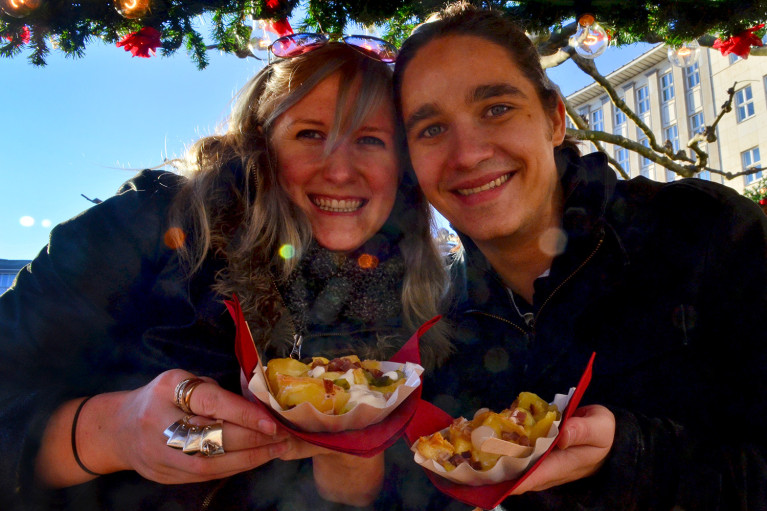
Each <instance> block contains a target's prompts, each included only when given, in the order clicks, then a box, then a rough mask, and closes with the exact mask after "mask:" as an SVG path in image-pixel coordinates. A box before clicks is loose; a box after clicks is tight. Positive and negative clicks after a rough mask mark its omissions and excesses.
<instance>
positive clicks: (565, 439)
mask: <svg viewBox="0 0 767 511" xmlns="http://www.w3.org/2000/svg"><path fill="white" fill-rule="evenodd" d="M572 439H573V430H572V429H570V428H566V429H565V430H563V431H562V440H561V441H560V442H559V448H560V449H567V448H568V447H570V441H571V440H572Z"/></svg>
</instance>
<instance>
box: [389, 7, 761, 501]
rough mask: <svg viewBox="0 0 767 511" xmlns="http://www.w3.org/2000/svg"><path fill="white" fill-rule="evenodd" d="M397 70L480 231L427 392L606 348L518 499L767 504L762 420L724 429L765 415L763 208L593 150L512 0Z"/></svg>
mask: <svg viewBox="0 0 767 511" xmlns="http://www.w3.org/2000/svg"><path fill="white" fill-rule="evenodd" d="M435 77H439V78H440V80H436V79H435ZM394 82H395V91H396V92H395V96H396V98H397V102H398V108H399V109H400V111H401V114H402V117H403V120H404V125H405V126H406V128H407V142H408V149H409V153H410V158H411V161H412V165H413V169H414V170H415V173H416V174H417V176H418V181H419V183H420V185H421V187H422V188H423V191H424V194H425V195H426V196H427V198H428V199H429V201H430V202H432V204H433V205H434V206H435V207H436V209H437V210H439V211H440V212H441V213H442V214H443V215H444V216H445V217H446V218H447V219H448V220H450V222H451V223H452V225H453V226H454V227H455V228H456V229H457V230H459V231H460V233H461V239H462V241H463V245H464V246H465V247H466V250H465V254H464V256H465V260H464V262H465V266H464V269H465V272H464V273H463V274H461V275H460V276H459V278H457V279H456V283H457V284H458V288H459V289H461V291H462V293H460V295H459V296H458V299H457V303H456V306H455V307H454V309H453V310H452V311H451V314H450V316H451V319H453V320H454V321H455V323H456V324H457V325H459V329H458V330H457V331H456V333H455V339H456V353H455V355H454V356H453V357H451V358H450V359H449V360H448V361H447V362H446V363H445V364H444V365H443V366H442V367H441V368H440V369H439V370H438V371H436V372H434V373H432V374H431V376H430V377H427V378H426V380H425V382H424V398H425V399H432V400H434V401H435V402H436V403H438V404H440V405H441V406H443V407H444V408H445V409H446V410H448V411H449V412H451V414H453V415H459V414H463V415H466V414H468V413H472V412H473V411H474V410H476V409H477V408H478V407H481V406H487V407H490V408H494V409H501V408H504V407H505V406H508V403H510V402H511V401H512V400H513V399H514V397H515V396H516V395H517V393H519V392H520V391H533V392H536V393H538V394H540V395H541V396H542V397H545V398H547V399H551V398H552V397H553V395H554V394H555V393H557V392H566V391H567V389H568V388H569V387H570V386H572V385H574V384H575V383H576V382H577V381H578V377H579V376H580V374H581V373H582V371H583V370H584V368H585V366H586V362H587V361H588V359H589V357H590V355H591V354H592V352H596V358H595V362H594V373H593V378H592V380H591V384H590V386H589V388H588V391H587V392H586V394H585V397H584V401H583V402H584V404H585V405H586V406H582V407H580V408H578V409H577V410H575V412H574V416H573V417H572V418H571V419H570V421H569V422H568V423H567V425H566V426H565V428H564V429H563V430H562V431H561V436H560V439H559V441H558V444H557V445H558V447H559V448H558V449H555V450H554V451H552V452H551V455H550V456H549V457H547V458H546V459H545V460H544V461H543V462H542V463H541V465H540V466H539V467H538V468H537V469H536V471H535V472H533V473H532V474H531V475H530V477H528V478H527V479H525V481H524V482H523V483H522V484H520V486H518V487H517V489H516V490H515V492H514V493H515V495H516V494H524V495H518V496H514V497H510V498H509V499H508V500H507V501H505V502H504V504H503V506H504V507H508V508H509V509H512V508H513V509H574V508H576V507H577V508H579V509H625V510H635V509H637V510H638V509H643V510H644V509H658V510H660V509H664V510H668V509H763V508H764V507H765V506H767V442H766V441H765V437H764V434H763V433H762V431H761V429H760V428H758V427H754V428H751V427H744V428H741V427H738V426H736V428H737V434H735V433H733V434H727V433H724V432H723V430H722V424H723V419H722V418H723V417H741V416H743V415H744V414H745V415H746V416H748V421H749V423H751V424H761V423H763V422H764V420H765V419H766V418H767V387H765V386H764V385H761V384H757V383H755V382H761V381H764V379H765V368H766V367H767V366H766V365H765V360H767V343H765V342H764V341H765V333H764V327H763V325H762V320H761V318H762V317H763V315H764V310H765V308H766V307H767V264H765V263H766V262H767V261H766V260H767V218H765V216H764V215H763V214H762V213H761V211H759V210H758V208H756V207H755V205H754V204H753V203H751V202H750V201H749V200H747V199H745V198H744V197H742V196H740V195H738V194H737V193H735V192H734V191H733V190H731V189H729V188H727V187H724V186H721V185H717V184H715V183H710V182H708V181H703V180H698V179H684V180H680V181H675V182H673V183H657V182H652V181H649V180H647V179H644V178H641V177H640V178H636V179H632V180H622V181H619V180H617V179H616V176H615V173H614V172H613V171H612V170H611V169H610V168H609V167H608V166H607V161H606V159H605V157H604V155H602V154H599V153H595V154H590V155H586V156H583V157H581V156H580V155H579V154H578V153H577V150H575V149H574V148H573V147H572V143H571V142H570V141H568V140H567V138H566V137H565V109H564V104H563V102H562V99H561V98H560V97H559V95H558V93H557V91H556V89H555V88H554V87H553V86H552V85H551V84H550V83H549V82H548V80H547V79H546V75H545V74H544V72H543V70H542V69H541V66H540V59H539V56H538V54H537V52H536V50H535V47H534V46H533V45H532V43H531V42H530V40H529V39H528V37H527V36H526V35H525V33H524V31H523V30H521V29H520V28H519V27H518V26H516V25H515V24H513V23H512V22H511V21H509V20H508V19H506V18H504V16H503V15H502V14H501V13H499V12H496V11H483V10H479V9H477V8H473V7H470V6H468V5H465V4H463V5H461V4H458V5H454V6H451V7H449V8H448V9H446V10H445V11H444V12H443V15H442V16H441V19H440V20H439V21H435V22H433V23H427V24H425V25H423V26H422V27H421V28H420V29H418V30H417V31H416V32H415V33H414V34H413V35H412V36H411V37H410V38H409V39H408V40H407V41H406V42H405V43H404V44H403V46H402V49H401V52H400V56H399V57H398V60H397V67H396V70H395V77H394ZM456 274H457V275H458V272H456ZM744 411H745V412H744ZM735 422H739V421H738V420H737V419H736V420H735ZM446 507H447V505H446V504H445V503H443V502H440V501H439V500H436V499H434V500H432V501H431V502H430V505H429V506H428V508H431V509H445V508H446ZM426 508H427V506H422V507H421V509H426Z"/></svg>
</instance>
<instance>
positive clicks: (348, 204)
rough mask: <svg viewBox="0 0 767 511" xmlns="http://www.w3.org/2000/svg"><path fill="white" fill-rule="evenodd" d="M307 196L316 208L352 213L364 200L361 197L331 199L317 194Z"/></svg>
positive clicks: (332, 211)
mask: <svg viewBox="0 0 767 511" xmlns="http://www.w3.org/2000/svg"><path fill="white" fill-rule="evenodd" d="M309 198H310V199H311V201H312V203H313V204H314V205H315V206H317V208H319V209H320V210H322V211H329V212H331V213H352V212H354V211H357V210H358V209H360V208H361V207H362V206H363V205H364V204H365V202H366V201H365V200H363V199H331V198H329V197H320V196H317V195H312V196H310V197H309Z"/></svg>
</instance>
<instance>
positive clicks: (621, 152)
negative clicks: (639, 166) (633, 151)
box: [615, 147, 631, 175]
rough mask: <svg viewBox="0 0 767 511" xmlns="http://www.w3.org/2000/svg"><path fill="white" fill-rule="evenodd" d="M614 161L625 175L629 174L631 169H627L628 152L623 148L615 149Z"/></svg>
mask: <svg viewBox="0 0 767 511" xmlns="http://www.w3.org/2000/svg"><path fill="white" fill-rule="evenodd" d="M615 161H617V162H618V164H619V165H620V166H621V167H622V168H623V170H625V171H626V174H629V175H630V174H631V168H629V165H630V164H629V150H628V149H626V148H625V147H617V148H616V149H615Z"/></svg>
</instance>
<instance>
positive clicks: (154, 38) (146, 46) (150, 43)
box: [117, 27, 162, 59]
mask: <svg viewBox="0 0 767 511" xmlns="http://www.w3.org/2000/svg"><path fill="white" fill-rule="evenodd" d="M161 45H162V41H160V31H159V30H157V29H154V28H152V27H144V28H142V29H141V30H139V31H138V32H133V33H131V34H128V35H126V36H125V37H123V38H122V39H120V40H119V41H118V42H117V47H118V48H120V47H121V46H124V47H125V51H129V52H131V54H132V55H133V56H134V57H142V58H145V59H148V58H149V57H150V55H149V52H150V51H151V52H152V55H154V54H155V50H156V49H157V47H158V46H161Z"/></svg>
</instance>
